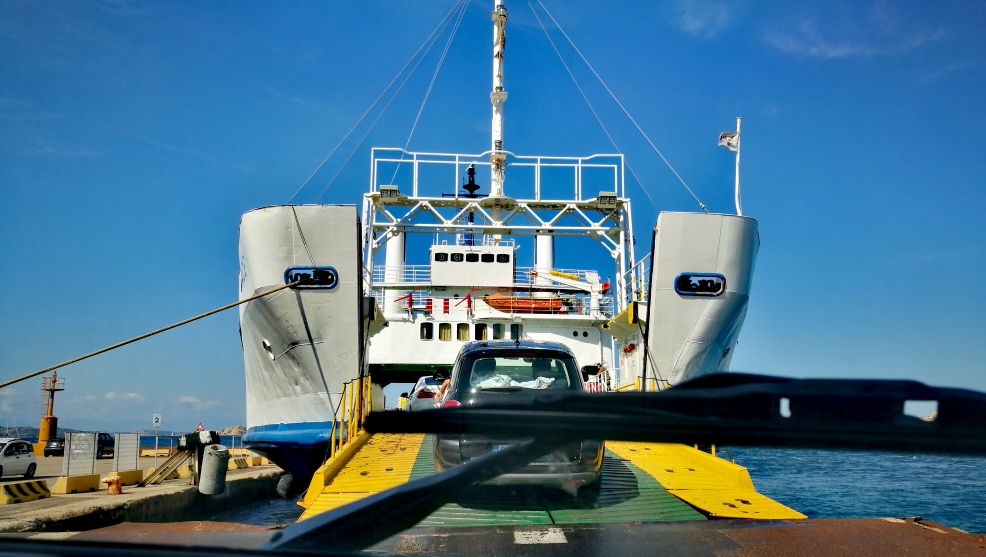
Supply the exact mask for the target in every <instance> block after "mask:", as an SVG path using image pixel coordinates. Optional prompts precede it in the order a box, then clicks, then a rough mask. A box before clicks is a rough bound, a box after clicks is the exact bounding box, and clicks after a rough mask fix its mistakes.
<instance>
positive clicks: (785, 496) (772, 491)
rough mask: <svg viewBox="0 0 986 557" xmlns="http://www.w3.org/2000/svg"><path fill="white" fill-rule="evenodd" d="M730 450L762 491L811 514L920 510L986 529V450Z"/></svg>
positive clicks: (941, 520) (969, 528)
mask: <svg viewBox="0 0 986 557" xmlns="http://www.w3.org/2000/svg"><path fill="white" fill-rule="evenodd" d="M729 452H730V454H731V455H732V457H733V459H735V461H736V463H737V464H740V465H742V466H745V467H746V468H747V469H748V470H749V471H750V477H751V478H752V479H753V484H754V486H755V487H756V488H757V491H758V492H760V493H762V494H763V495H766V496H767V497H770V498H771V499H774V500H775V501H778V502H780V503H783V504H785V505H787V506H788V507H791V508H793V509H795V510H797V511H800V512H801V513H803V514H805V515H807V516H808V518H861V517H898V518H903V517H909V516H920V517H922V518H924V519H926V520H931V521H934V522H938V523H940V524H944V525H946V526H951V527H953V528H959V529H961V530H965V531H967V532H976V533H980V532H986V498H984V496H983V494H984V493H986V458H980V457H953V456H935V455H917V454H900V453H886V452H862V451H833V450H811V449H752V448H740V447H737V448H730V449H729ZM719 456H725V453H724V451H721V450H720V451H719Z"/></svg>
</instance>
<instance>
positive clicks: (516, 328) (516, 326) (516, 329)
mask: <svg viewBox="0 0 986 557" xmlns="http://www.w3.org/2000/svg"><path fill="white" fill-rule="evenodd" d="M520 332H521V325H520V323H512V324H511V325H510V340H518V339H520Z"/></svg>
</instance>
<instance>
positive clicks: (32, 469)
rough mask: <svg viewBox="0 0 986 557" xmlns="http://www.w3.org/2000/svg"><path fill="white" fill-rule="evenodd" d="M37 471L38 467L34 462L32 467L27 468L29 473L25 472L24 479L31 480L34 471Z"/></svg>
mask: <svg viewBox="0 0 986 557" xmlns="http://www.w3.org/2000/svg"><path fill="white" fill-rule="evenodd" d="M37 469H38V465H37V464H35V463H33V462H32V463H31V465H30V466H28V467H27V472H24V477H25V478H27V479H29V480H30V479H31V478H33V477H34V471H35V470H37Z"/></svg>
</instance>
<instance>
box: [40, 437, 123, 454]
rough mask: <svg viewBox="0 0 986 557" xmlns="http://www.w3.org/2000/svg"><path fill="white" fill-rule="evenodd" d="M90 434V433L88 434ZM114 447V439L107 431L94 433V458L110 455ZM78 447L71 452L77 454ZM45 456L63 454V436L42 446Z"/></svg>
mask: <svg viewBox="0 0 986 557" xmlns="http://www.w3.org/2000/svg"><path fill="white" fill-rule="evenodd" d="M90 435H91V434H90ZM115 448H116V441H115V440H114V439H113V436H112V435H110V434H109V433H96V458H103V457H107V458H109V457H112V456H113V452H114V450H115ZM79 450H80V449H78V447H76V448H75V449H73V451H72V452H73V454H78V452H79ZM44 455H45V456H65V438H64V437H58V438H56V439H51V440H50V441H48V444H47V445H45V448H44Z"/></svg>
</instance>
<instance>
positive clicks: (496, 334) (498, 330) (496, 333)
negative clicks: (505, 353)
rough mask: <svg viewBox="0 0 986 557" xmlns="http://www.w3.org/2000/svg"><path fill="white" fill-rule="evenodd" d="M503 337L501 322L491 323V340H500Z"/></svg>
mask: <svg viewBox="0 0 986 557" xmlns="http://www.w3.org/2000/svg"><path fill="white" fill-rule="evenodd" d="M501 338H503V324H502V323H494V324H493V340H500V339H501Z"/></svg>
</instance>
